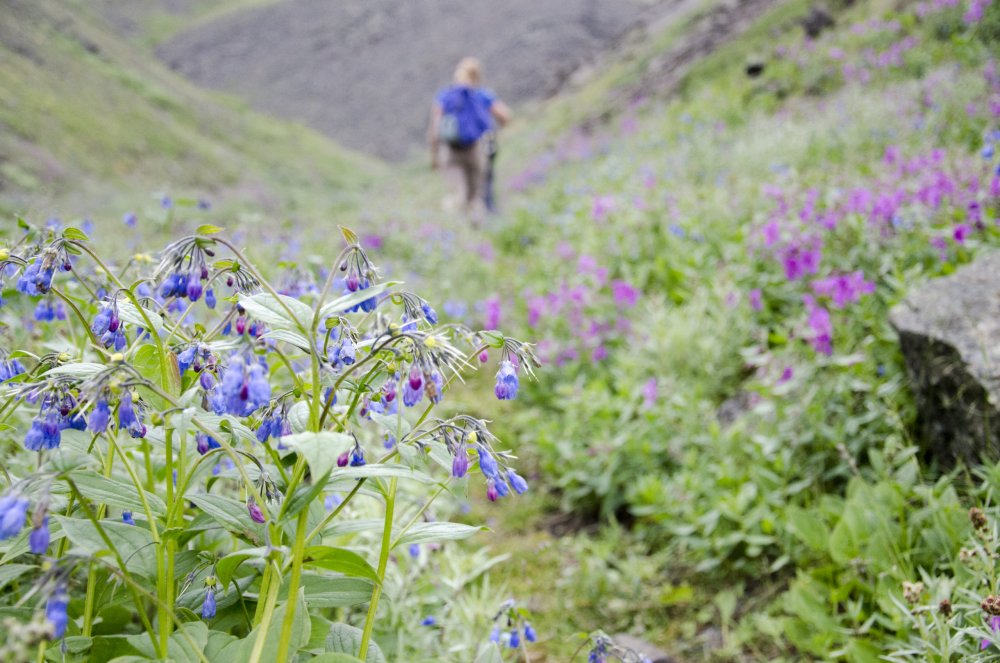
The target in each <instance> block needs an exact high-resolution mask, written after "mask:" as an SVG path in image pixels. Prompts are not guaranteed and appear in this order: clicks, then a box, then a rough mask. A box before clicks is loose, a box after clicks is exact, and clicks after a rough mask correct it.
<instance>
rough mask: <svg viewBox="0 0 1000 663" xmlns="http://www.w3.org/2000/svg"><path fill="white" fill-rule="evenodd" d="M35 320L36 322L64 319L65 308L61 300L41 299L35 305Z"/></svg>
mask: <svg viewBox="0 0 1000 663" xmlns="http://www.w3.org/2000/svg"><path fill="white" fill-rule="evenodd" d="M34 317H35V320H37V321H38V322H52V321H53V320H65V319H66V309H65V307H63V305H62V302H56V303H52V301H50V300H48V299H42V300H40V301H39V302H38V305H37V306H35V313H34Z"/></svg>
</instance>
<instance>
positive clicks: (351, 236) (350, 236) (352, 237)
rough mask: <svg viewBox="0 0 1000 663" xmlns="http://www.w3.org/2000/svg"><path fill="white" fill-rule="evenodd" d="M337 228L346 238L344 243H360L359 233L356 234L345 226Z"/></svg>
mask: <svg viewBox="0 0 1000 663" xmlns="http://www.w3.org/2000/svg"><path fill="white" fill-rule="evenodd" d="M337 227H338V228H340V234H341V235H343V236H344V241H345V242H347V243H348V244H357V243H358V242H359V241H360V240H358V235H357V233H355V232H354V231H353V230H351V229H350V228H347V227H345V226H337Z"/></svg>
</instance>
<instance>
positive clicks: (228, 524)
mask: <svg viewBox="0 0 1000 663" xmlns="http://www.w3.org/2000/svg"><path fill="white" fill-rule="evenodd" d="M187 499H189V500H191V501H192V502H194V503H195V505H197V506H198V508H199V509H201V510H202V511H203V512H204V513H205V514H206V515H207V516H209V517H210V518H211V519H212V520H214V521H215V522H217V523H219V524H220V525H222V526H223V527H225V528H226V529H227V530H229V531H230V532H232V533H233V534H237V535H240V536H243V537H244V538H246V539H249V540H250V541H251V542H253V543H254V544H260V543H261V542H262V541H263V538H262V534H263V525H261V524H259V523H255V522H254V521H253V520H251V519H250V514H249V513H248V512H247V507H246V505H245V504H244V503H243V502H240V501H239V500H235V499H233V498H232V497H226V496H224V495H214V494H212V493H195V494H193V495H188V496H187Z"/></svg>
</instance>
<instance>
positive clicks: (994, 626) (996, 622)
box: [979, 615, 1000, 650]
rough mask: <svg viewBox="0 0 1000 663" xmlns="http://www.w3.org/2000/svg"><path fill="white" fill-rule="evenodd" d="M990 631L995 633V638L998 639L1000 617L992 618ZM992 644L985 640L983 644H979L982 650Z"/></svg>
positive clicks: (994, 616)
mask: <svg viewBox="0 0 1000 663" xmlns="http://www.w3.org/2000/svg"><path fill="white" fill-rule="evenodd" d="M990 631H992V632H993V637H994V638H996V637H997V635H1000V615H993V616H992V617H990ZM991 644H993V643H992V642H991V641H990V640H987V639H986V638H983V640H982V642H980V643H979V649H980V650H983V649H986V648H988V647H989V646H990V645H991Z"/></svg>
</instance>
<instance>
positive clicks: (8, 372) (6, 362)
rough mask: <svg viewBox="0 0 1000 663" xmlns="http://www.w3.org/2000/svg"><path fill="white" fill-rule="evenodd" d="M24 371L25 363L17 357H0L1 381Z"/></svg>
mask: <svg viewBox="0 0 1000 663" xmlns="http://www.w3.org/2000/svg"><path fill="white" fill-rule="evenodd" d="M21 373H24V364H22V363H21V362H19V361H18V360H17V359H0V382H6V381H7V380H9V379H11V378H12V377H15V376H17V375H20V374H21Z"/></svg>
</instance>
